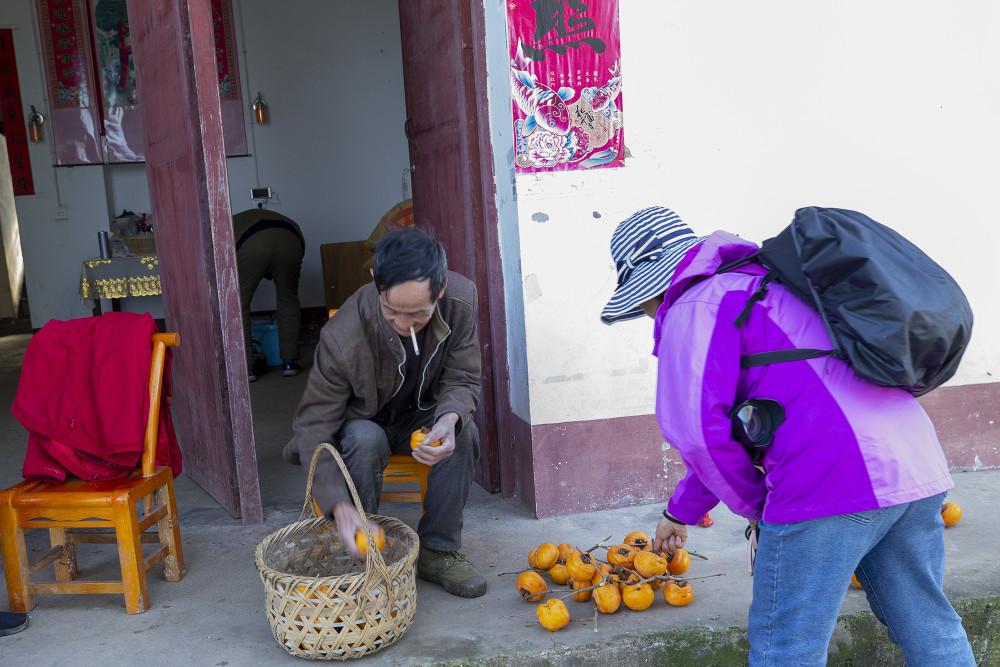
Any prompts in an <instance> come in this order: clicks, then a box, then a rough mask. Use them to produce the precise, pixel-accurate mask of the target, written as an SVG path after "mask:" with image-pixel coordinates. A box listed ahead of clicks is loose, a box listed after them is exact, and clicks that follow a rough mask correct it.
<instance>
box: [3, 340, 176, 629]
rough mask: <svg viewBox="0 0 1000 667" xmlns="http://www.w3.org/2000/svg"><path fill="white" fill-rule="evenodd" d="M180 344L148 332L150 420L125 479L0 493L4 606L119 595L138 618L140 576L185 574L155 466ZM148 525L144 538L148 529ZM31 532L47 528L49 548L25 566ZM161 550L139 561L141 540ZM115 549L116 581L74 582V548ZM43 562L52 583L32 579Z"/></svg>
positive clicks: (37, 484) (164, 483)
mask: <svg viewBox="0 0 1000 667" xmlns="http://www.w3.org/2000/svg"><path fill="white" fill-rule="evenodd" d="M179 344H180V336H179V335H178V334H176V333H162V334H153V336H152V345H153V361H152V364H151V365H150V371H149V415H148V418H147V421H146V434H145V438H144V442H143V453H142V465H141V467H139V468H136V469H135V470H133V471H132V472H131V473H130V474H129V475H128V476H127V477H124V478H121V479H116V480H111V481H106V482H92V481H86V480H81V479H77V478H68V479H67V480H66V481H65V482H64V483H62V484H50V483H48V482H42V481H38V480H27V481H24V482H21V483H20V484H17V485H15V486H12V487H10V488H9V489H6V490H4V491H0V549H2V552H3V562H4V572H5V573H6V576H7V594H8V596H9V597H10V608H11V610H12V611H16V612H28V611H30V610H32V609H33V608H34V607H35V600H34V596H35V595H38V594H52V593H57V594H64V593H118V594H123V595H124V596H125V608H126V610H127V611H128V613H130V614H137V613H140V612H143V611H146V610H147V609H148V608H149V592H148V591H147V588H146V572H148V571H149V570H150V569H151V568H153V567H154V566H156V565H157V564H159V563H161V562H162V563H163V564H164V570H165V576H166V579H167V581H180V580H181V579H182V578H183V577H184V573H185V572H184V554H183V552H182V551H181V533H180V525H179V523H178V520H177V505H176V502H175V500H174V480H173V473H172V471H171V470H170V468H169V467H166V466H161V467H158V468H156V467H154V462H155V460H156V444H157V443H156V441H157V435H158V433H159V423H160V396H161V393H162V392H161V390H162V387H163V366H164V357H165V355H166V348H167V347H174V346H176V345H179ZM153 526H155V527H156V530H155V531H151V532H149V533H147V532H145V531H146V530H147V529H149V528H151V527H153ZM36 528H45V529H48V531H49V540H50V542H51V547H52V548H51V550H49V551H48V552H47V553H46V554H44V555H43V556H42V557H41V558H40V559H39V560H38V561H37V562H35V563H29V562H28V556H27V549H26V547H25V542H24V536H25V533H27V532H29V531H31V530H34V529H36ZM77 528H108V529H110V531H103V532H84V533H80V532H74V531H75V529H77ZM157 541H158V542H159V544H160V548H159V549H157V550H156V551H155V552H154V553H152V554H150V555H149V556H146V557H144V556H143V552H142V543H143V542H157ZM82 543H97V544H117V545H118V559H119V561H120V563H121V572H122V580H121V581H75V579H76V578H77V575H78V574H79V572H78V569H77V564H76V545H77V544H82ZM48 565H53V566H54V569H55V577H56V580H55V581H31V577H32V575H34V574H36V573H37V572H39V571H40V570H42V569H43V568H45V567H46V566H48Z"/></svg>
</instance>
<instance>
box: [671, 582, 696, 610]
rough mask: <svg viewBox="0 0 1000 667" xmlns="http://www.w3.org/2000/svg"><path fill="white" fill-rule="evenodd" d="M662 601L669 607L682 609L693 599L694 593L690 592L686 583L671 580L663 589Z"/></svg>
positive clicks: (689, 586)
mask: <svg viewBox="0 0 1000 667" xmlns="http://www.w3.org/2000/svg"><path fill="white" fill-rule="evenodd" d="M663 599H664V600H666V601H667V604H669V605H672V606H674V607H683V606H684V605H686V604H689V603H690V602H691V600H692V599H694V591H693V590H691V584H689V583H688V582H686V581H674V580H673V579H671V580H670V581H668V582H667V585H666V586H665V587H664V588H663Z"/></svg>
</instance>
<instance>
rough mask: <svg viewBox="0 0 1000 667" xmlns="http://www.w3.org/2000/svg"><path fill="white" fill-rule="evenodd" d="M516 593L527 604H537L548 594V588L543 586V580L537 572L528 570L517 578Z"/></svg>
mask: <svg viewBox="0 0 1000 667" xmlns="http://www.w3.org/2000/svg"><path fill="white" fill-rule="evenodd" d="M516 585H517V592H518V593H520V594H521V598H522V599H524V600H527V601H528V602H538V601H539V600H541V599H542V598H543V597H545V594H546V593H547V592H548V590H549V587H548V586H546V585H545V580H544V579H542V577H541V575H539V574H538V573H537V572H532V571H531V570H528V571H527V572H522V573H521V574H520V575H519V576H518V578H517V584H516Z"/></svg>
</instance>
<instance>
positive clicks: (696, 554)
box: [688, 551, 708, 560]
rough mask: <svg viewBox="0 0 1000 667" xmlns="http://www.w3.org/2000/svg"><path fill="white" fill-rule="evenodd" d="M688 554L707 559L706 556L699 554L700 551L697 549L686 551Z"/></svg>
mask: <svg viewBox="0 0 1000 667" xmlns="http://www.w3.org/2000/svg"><path fill="white" fill-rule="evenodd" d="M688 555H690V556H694V557H695V558H700V559H702V560H708V556H702V555H701V554H700V553H698V552H697V551H688Z"/></svg>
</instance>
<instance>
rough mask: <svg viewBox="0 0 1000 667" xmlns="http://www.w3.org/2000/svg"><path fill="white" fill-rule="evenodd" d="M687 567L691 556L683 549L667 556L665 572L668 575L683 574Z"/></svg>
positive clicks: (689, 565) (689, 564)
mask: <svg viewBox="0 0 1000 667" xmlns="http://www.w3.org/2000/svg"><path fill="white" fill-rule="evenodd" d="M689 567H691V554H689V553H688V552H686V551H684V549H678V550H677V551H675V552H674V553H672V554H668V555H667V571H668V572H670V574H684V573H685V572H687V571H688V568H689Z"/></svg>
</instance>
